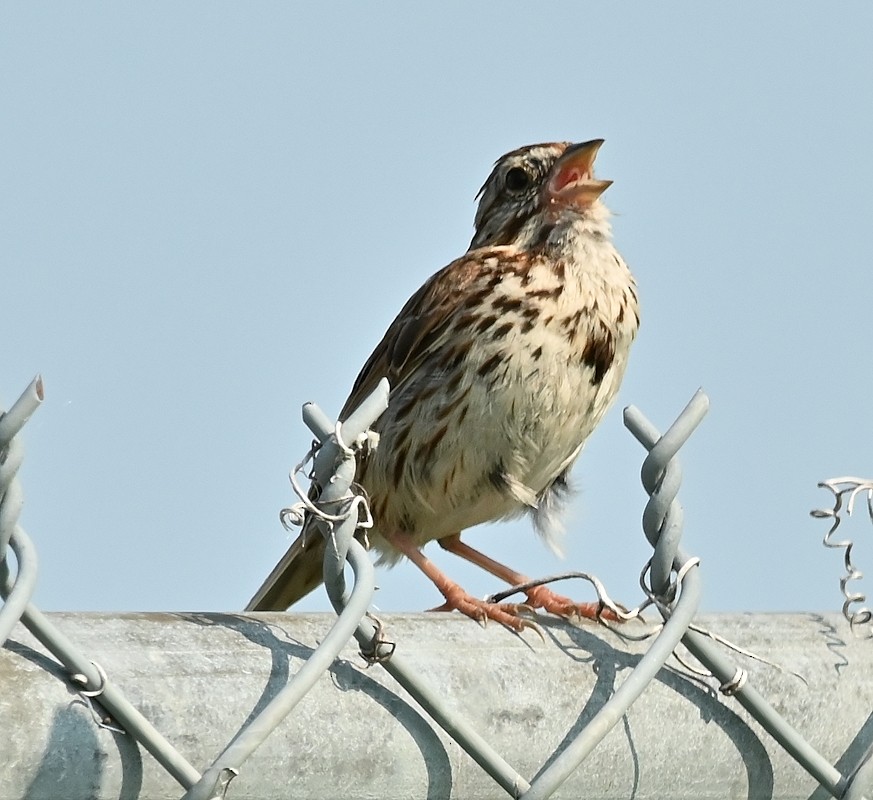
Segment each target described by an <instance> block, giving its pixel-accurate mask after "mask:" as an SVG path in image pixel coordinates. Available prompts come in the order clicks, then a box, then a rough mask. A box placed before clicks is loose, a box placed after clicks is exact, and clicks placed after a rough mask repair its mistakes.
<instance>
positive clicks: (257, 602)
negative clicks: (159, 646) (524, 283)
mask: <svg viewBox="0 0 873 800" xmlns="http://www.w3.org/2000/svg"><path fill="white" fill-rule="evenodd" d="M501 249H505V248H501ZM487 255H488V253H487V252H486V251H484V249H483V250H478V251H476V253H475V254H473V255H470V254H468V255H466V256H464V257H462V258H459V259H458V260H457V261H453V262H452V263H451V264H449V265H448V266H447V267H444V268H443V269H441V270H440V271H439V272H437V273H436V274H435V275H432V276H431V277H430V278H429V279H428V280H427V281H426V282H425V284H424V285H423V286H422V287H421V288H420V289H419V290H418V291H417V292H416V293H415V294H414V295H412V297H410V298H409V300H408V301H407V303H406V305H405V306H403V309H402V310H401V311H400V313H399V314H398V315H397V318H396V319H395V320H394V322H392V323H391V325H390V327H389V328H388V331H387V332H386V333H385V336H383V337H382V341H381V342H379V344H378V345H376V349H375V350H374V351H373V353H372V355H371V356H370V357H369V358H368V359H367V363H366V364H364V367H363V369H362V370H361V372H360V373H359V374H358V377H357V380H355V384H354V386H353V387H352V392H351V394H350V395H349V399H348V400H346V403H345V405H344V406H343V409H342V411H341V412H340V419H341V420H342V419H345V418H346V417H347V416H348V415H349V414H350V413H351V412H352V411H354V409H355V408H356V407H357V406H358V405H359V404H360V403H361V401H362V400H363V399H364V398H366V397H367V395H368V394H370V392H372V391H373V390H374V389H375V388H376V384H377V383H378V382H379V381H380V380H381V379H382V378H383V377H384V378H388V381H389V383H390V384H391V391H392V393H393V392H395V391H397V390H398V389H401V388H402V387H403V385H404V384H405V383H406V381H408V380H409V378H410V377H411V376H412V375H413V374H414V373H415V370H416V368H417V367H418V366H419V365H420V364H421V362H422V361H423V360H424V359H425V358H426V357H427V355H428V353H430V352H432V351H433V350H434V349H435V348H437V347H439V346H440V345H441V344H442V343H443V341H444V339H445V337H446V336H447V332H448V329H449V326H450V324H451V321H452V316H453V314H454V312H456V311H457V310H458V304H457V298H458V297H459V296H460V293H463V292H464V291H465V290H466V289H467V288H468V287H469V286H470V284H472V283H475V282H477V280H479V279H481V278H482V277H483V274H484V272H485V271H487V270H488V266H487V265H486V262H485V258H486V257H487ZM491 263H493V262H491ZM323 555H324V542H322V541H320V540H317V539H316V540H313V539H312V537H309V536H307V528H306V526H304V529H303V532H302V533H301V534H300V536H299V537H298V538H297V539H296V540H295V541H294V543H293V544H292V545H291V547H290V548H289V549H288V551H287V552H286V553H285V555H284V556H283V557H282V559H281V561H280V562H279V563H278V564H277V565H276V567H275V568H274V569H273V571H272V572H271V573H270V575H269V577H268V578H267V579H266V580H265V581H264V583H263V584H262V585H261V588H260V589H258V591H257V592H256V593H255V596H254V597H253V598H252V599H251V600H250V601H249V604H248V606H246V611H272V610H281V611H284V610H285V609H286V608H288V606H290V605H291V604H292V603H295V602H296V601H297V600H299V599H300V598H302V597H303V596H304V595H306V594H308V593H309V592H311V591H312V590H313V589H315V588H316V587H317V586H318V585H319V584H320V583H321V562H322V558H323Z"/></svg>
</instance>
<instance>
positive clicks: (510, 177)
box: [505, 167, 530, 193]
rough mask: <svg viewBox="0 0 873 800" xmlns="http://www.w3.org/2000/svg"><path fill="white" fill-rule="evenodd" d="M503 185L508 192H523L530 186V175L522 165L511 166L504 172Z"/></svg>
mask: <svg viewBox="0 0 873 800" xmlns="http://www.w3.org/2000/svg"><path fill="white" fill-rule="evenodd" d="M505 185H506V188H507V190H508V191H510V192H514V193H515V192H523V191H524V190H525V189H527V187H528V186H530V175H529V174H528V172H527V170H526V169H524V168H523V167H513V168H512V169H511V170H509V172H507V173H506V180H505Z"/></svg>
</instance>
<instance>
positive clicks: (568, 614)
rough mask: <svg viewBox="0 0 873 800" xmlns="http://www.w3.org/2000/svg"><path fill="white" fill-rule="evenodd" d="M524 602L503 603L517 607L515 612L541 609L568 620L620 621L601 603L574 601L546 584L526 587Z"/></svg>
mask: <svg viewBox="0 0 873 800" xmlns="http://www.w3.org/2000/svg"><path fill="white" fill-rule="evenodd" d="M525 594H526V595H527V602H526V603H503V604H502V606H501V607H502V608H504V609H507V610H508V609H517V611H516V613H519V612H521V611H529V610H530V609H542V610H543V611H547V612H548V613H550V614H555V615H556V616H558V617H563V618H564V619H569V620H578V619H594V620H606V621H609V622H620V621H621V620H620V618H619V617H618V615H616V614H615V612H613V611H612V610H610V609H609V608H607V607H606V606H605V605H603V604H602V603H576V602H574V601H573V600H571V599H570V598H569V597H564V595H562V594H556V593H555V592H553V591H552V590H551V589H549V588H548V587H547V586H534V587H533V588H532V589H528V590H527V591H526V592H525Z"/></svg>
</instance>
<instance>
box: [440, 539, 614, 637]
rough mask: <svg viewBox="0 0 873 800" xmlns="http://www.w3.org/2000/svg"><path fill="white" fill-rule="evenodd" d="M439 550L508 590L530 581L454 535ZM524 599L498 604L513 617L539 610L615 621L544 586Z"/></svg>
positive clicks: (595, 607)
mask: <svg viewBox="0 0 873 800" xmlns="http://www.w3.org/2000/svg"><path fill="white" fill-rule="evenodd" d="M437 541H438V542H439V545H440V547H442V548H443V550H448V551H449V552H450V553H454V554H455V555H456V556H459V557H460V558H463V559H464V561H469V562H470V563H471V564H475V565H476V566H477V567H481V568H482V569H484V570H485V571H486V572H490V573H491V574H492V575H494V577H496V578H500V580H502V581H506V582H507V583H508V584H509V585H510V586H518V585H520V584H522V583H529V582H530V578H528V577H527V576H526V575H522V574H521V573H520V572H516V571H515V570H514V569H510V568H509V567H507V566H505V565H504V564H501V563H500V562H499V561H495V560H494V559H493V558H489V557H488V556H486V555H485V554H484V553H480V552H479V551H478V550H476V549H475V548H472V547H470V545H468V544H464V542H462V541H461V534H459V533H456V534H453V535H452V536H444V537H443V538H442V539H438V540H437ZM525 594H526V595H527V603H523V604H518V603H502V604H501V605H502V606H503V607H504V608H507V609H512V610H513V611H514V612H515V613H516V614H517V613H519V612H520V611H522V610H524V609H525V607H527V608H541V609H543V610H544V611H548V612H549V613H551V614H557V615H558V616H559V617H569V618H573V617H585V618H586V619H601V618H602V619H609V620H615V619H616V617H615V615H614V614H613V613H612V612H611V611H609V610H608V609H604V608H603V606H601V605H600V604H599V603H576V602H574V601H572V600H571V599H570V598H569V597H564V596H563V595H560V594H556V593H555V592H553V591H552V590H551V589H549V588H548V587H547V586H534V587H533V588H532V589H527V590H526V591H525Z"/></svg>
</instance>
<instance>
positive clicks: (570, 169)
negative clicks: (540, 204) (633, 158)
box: [546, 139, 612, 209]
mask: <svg viewBox="0 0 873 800" xmlns="http://www.w3.org/2000/svg"><path fill="white" fill-rule="evenodd" d="M602 144H603V139H592V140H591V141H590V142H582V144H571V145H570V146H569V147H568V148H567V149H566V150H565V151H564V152H563V154H562V155H561V157H560V158H559V159H558V160H557V161H556V162H555V165H554V167H552V176H551V178H549V182H548V183H547V184H546V199H547V201H548V203H549V204H550V205H552V204H555V205H572V206H576V207H577V208H579V209H585V208H588V206H590V205H591V204H592V203H593V202H594V201H595V200H596V199H597V198H598V197H600V195H601V194H603V193H604V192H605V191H606V190H607V189H608V188H609V187H610V186H612V181H599V180H597V179H596V178H595V177H594V159H595V158H596V157H597V151H598V150H599V149H600V145H602Z"/></svg>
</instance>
